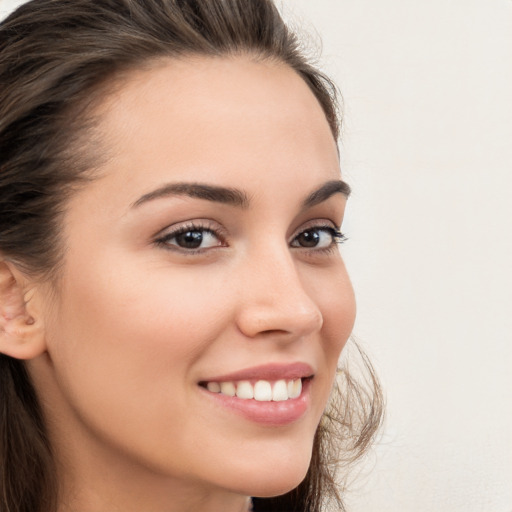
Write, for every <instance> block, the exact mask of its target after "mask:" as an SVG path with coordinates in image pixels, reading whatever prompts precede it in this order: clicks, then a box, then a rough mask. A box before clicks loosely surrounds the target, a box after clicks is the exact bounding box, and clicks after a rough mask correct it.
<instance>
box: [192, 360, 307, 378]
mask: <svg viewBox="0 0 512 512" xmlns="http://www.w3.org/2000/svg"><path fill="white" fill-rule="evenodd" d="M313 374H314V370H313V368H312V367H311V366H310V365H309V364H307V363H288V364H282V363H270V364H264V365H260V366H253V367H251V368H245V369H243V370H237V371H235V372H231V373H227V374H224V375H217V376H215V377H211V378H208V379H203V380H202V382H233V381H240V380H280V379H286V380H292V379H302V378H305V377H311V376H313Z"/></svg>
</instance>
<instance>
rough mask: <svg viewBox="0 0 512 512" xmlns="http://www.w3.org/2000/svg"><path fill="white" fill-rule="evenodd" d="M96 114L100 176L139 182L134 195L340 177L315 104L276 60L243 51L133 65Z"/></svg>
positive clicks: (302, 85) (328, 133) (332, 146)
mask: <svg viewBox="0 0 512 512" xmlns="http://www.w3.org/2000/svg"><path fill="white" fill-rule="evenodd" d="M99 114H100V119H101V121H100V124H99V126H100V131H101V137H102V140H103V145H104V146H106V148H107V151H108V152H109V153H110V157H111V158H110V159H109V160H108V163H107V164H106V165H105V169H104V170H105V171H106V173H105V174H106V175H114V176H118V177H120V176H121V175H122V181H123V185H124V184H125V183H133V184H135V183H138V185H140V187H134V189H135V188H138V190H137V193H139V192H144V191H145V190H146V189H147V190H149V189H151V188H152V187H155V186H158V185H160V184H161V183H163V182H166V181H169V180H174V181H184V180H185V181H191V180H192V181H193V180H196V181H201V182H209V183H212V184H216V183H217V184H219V185H225V184H226V182H228V183H231V182H232V181H233V180H236V181H237V185H238V186H241V187H243V188H246V187H250V185H251V184H252V183H254V181H255V180H256V181H258V182H261V180H266V179H270V181H271V182H272V186H273V187H279V186H289V184H290V177H292V175H293V177H294V179H297V178H298V179H301V180H306V181H309V182H310V188H314V186H316V184H317V183H318V182H320V181H325V180H328V179H336V178H338V177H339V163H338V157H337V148H336V142H335V141H334V139H333V136H332V133H331V131H330V127H329V124H328V122H327V120H326V118H325V115H324V112H323V110H322V108H321V106H320V105H319V103H318V101H317V100H316V98H315V96H314V95H313V93H312V92H311V91H310V89H309V88H308V86H307V84H306V83H305V82H304V81H303V80H302V78H301V77H300V76H299V75H298V74H297V73H295V71H294V70H292V69H291V68H289V67H288V66H286V65H284V64H282V63H278V62H272V61H265V60H255V59H253V58H251V57H249V56H239V57H232V58H225V57H224V58H187V59H183V60H174V59H173V60H167V59H166V60H161V61H158V62H157V63H156V64H155V65H153V66H152V67H151V68H149V69H144V70H139V71H136V72H132V74H131V75H130V76H128V77H127V79H126V80H125V81H124V82H123V83H122V85H121V87H117V88H116V89H115V93H114V94H112V95H110V96H109V97H108V99H107V100H106V101H105V102H104V104H103V105H102V106H101V108H100V111H99ZM305 185H306V184H305ZM308 186H309V185H308ZM136 199H137V198H136V197H134V198H133V200H136Z"/></svg>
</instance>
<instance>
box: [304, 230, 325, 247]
mask: <svg viewBox="0 0 512 512" xmlns="http://www.w3.org/2000/svg"><path fill="white" fill-rule="evenodd" d="M319 241H320V235H319V234H318V231H304V233H301V234H300V235H299V243H300V245H302V246H303V247H315V246H317V245H318V242H319Z"/></svg>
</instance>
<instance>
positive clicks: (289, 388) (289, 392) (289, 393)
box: [286, 380, 293, 398]
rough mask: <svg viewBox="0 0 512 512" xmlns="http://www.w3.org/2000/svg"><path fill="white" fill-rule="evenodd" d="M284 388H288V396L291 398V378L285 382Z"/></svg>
mask: <svg viewBox="0 0 512 512" xmlns="http://www.w3.org/2000/svg"><path fill="white" fill-rule="evenodd" d="M286 389H287V390H288V397H289V398H291V397H292V395H293V380H289V381H288V382H287V383H286Z"/></svg>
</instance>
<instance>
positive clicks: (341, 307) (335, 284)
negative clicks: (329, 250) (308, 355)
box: [313, 264, 356, 364]
mask: <svg viewBox="0 0 512 512" xmlns="http://www.w3.org/2000/svg"><path fill="white" fill-rule="evenodd" d="M313 293H314V295H315V297H316V301H317V305H318V307H319V308H320V310H321V312H322V317H323V321H324V323H323V327H322V340H323V344H324V345H323V346H324V350H325V354H326V356H327V357H328V359H329V362H330V363H331V364H336V362H337V360H338V358H339V355H340V353H341V351H342V349H343V347H344V346H345V343H346V342H347V340H348V338H349V336H350V334H351V333H352V329H353V327H354V321H355V317H356V303H355V296H354V290H353V288H352V284H351V282H350V279H349V277H348V275H347V273H346V270H345V268H344V266H343V265H342V264H340V268H339V269H338V271H336V272H333V273H331V274H330V275H329V276H326V277H325V279H323V280H322V281H321V282H320V283H316V285H315V289H314V292H313Z"/></svg>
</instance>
